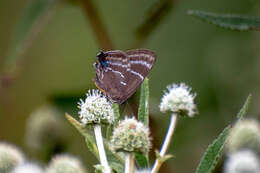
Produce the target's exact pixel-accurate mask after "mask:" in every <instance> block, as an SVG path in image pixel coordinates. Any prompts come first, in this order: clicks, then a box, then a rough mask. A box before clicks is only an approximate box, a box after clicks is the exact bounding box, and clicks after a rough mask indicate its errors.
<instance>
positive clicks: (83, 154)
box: [0, 0, 260, 172]
mask: <svg viewBox="0 0 260 173" xmlns="http://www.w3.org/2000/svg"><path fill="white" fill-rule="evenodd" d="M33 1H36V0H12V1H8V0H2V1H0V38H1V39H0V75H1V76H2V84H1V87H0V140H1V141H8V142H11V143H14V144H16V145H18V146H20V147H21V148H22V149H23V150H24V151H25V152H26V153H27V155H28V156H30V157H31V159H38V158H37V157H38V156H35V155H33V154H30V153H31V151H30V148H28V147H26V145H25V142H24V135H25V129H26V121H27V118H28V116H29V115H30V113H31V112H32V111H34V110H35V109H37V108H38V107H39V106H41V105H44V104H47V103H48V104H49V103H53V104H56V105H57V106H58V107H59V108H60V111H61V116H62V118H64V120H65V117H63V113H64V112H65V111H67V112H69V113H71V114H73V115H74V116H76V115H77V104H76V103H77V101H78V98H79V97H81V98H84V97H85V95H84V94H85V93H86V92H87V90H88V89H92V88H95V86H94V84H93V81H92V79H93V77H94V76H95V73H94V69H93V65H92V64H93V63H94V62H95V56H96V54H97V52H98V51H99V50H100V49H102V48H101V47H100V45H99V44H98V41H97V39H96V37H95V34H94V32H93V26H92V25H91V23H90V21H89V18H88V17H87V16H86V15H85V14H86V13H85V12H84V8H82V6H83V5H82V4H81V2H72V1H73V0H70V1H69V0H67V1H66V3H65V2H60V4H58V5H57V7H55V9H52V10H53V11H52V12H53V13H52V15H51V17H50V18H49V20H48V23H46V25H44V27H43V28H42V30H41V32H40V33H39V34H38V36H37V37H36V39H35V40H34V41H33V43H32V45H31V46H30V47H29V49H28V50H26V52H24V54H23V57H22V58H21V59H19V63H18V65H17V66H18V67H17V68H18V69H19V70H17V71H16V73H15V77H14V78H12V76H11V77H10V76H9V77H8V73H6V71H10V69H12V68H13V65H11V67H10V66H9V65H10V64H15V63H14V62H15V59H9V56H8V55H9V53H10V50H11V47H12V46H13V44H15V42H14V41H13V40H14V35H15V33H16V32H17V30H18V31H19V27H18V26H19V23H21V21H22V19H23V16H24V15H25V14H26V11H27V9H28V6H29V5H30V3H32V2H33ZM157 1H158V0H131V1H130V0H124V1H122V0H112V1H107V0H95V1H94V2H93V3H94V5H95V6H96V9H97V11H96V12H97V13H98V14H99V15H100V19H101V21H102V22H103V23H104V26H105V29H106V31H107V32H108V35H109V36H110V39H111V40H112V42H113V44H114V48H115V49H120V50H127V49H131V48H134V46H133V45H134V43H135V42H136V40H137V37H136V33H135V31H136V29H137V28H138V26H140V24H141V23H142V22H143V21H144V19H145V16H146V15H147V13H148V15H149V9H150V8H151V7H152V6H155V5H154V4H156V3H158V2H157ZM171 3H172V8H170V11H169V12H168V13H167V14H166V15H165V17H164V18H163V19H161V20H160V21H159V24H158V26H157V27H155V29H154V31H153V32H152V33H151V34H150V35H149V37H148V38H147V40H146V41H145V42H144V44H142V45H141V47H144V48H148V49H151V50H153V51H155V52H156V54H157V55H158V59H157V62H156V64H155V66H154V68H153V69H152V71H151V73H150V75H149V79H150V102H151V103H150V111H151V124H150V125H151V129H152V136H153V142H154V144H153V146H154V148H157V149H158V148H160V145H161V143H162V141H163V138H164V134H165V132H166V130H167V127H168V122H169V118H170V117H169V116H167V114H162V113H160V112H159V109H158V105H159V103H160V99H161V97H162V94H163V90H164V89H165V87H166V86H167V85H168V84H170V83H173V82H175V83H178V82H185V83H186V84H188V85H190V86H191V87H192V88H193V91H195V92H196V93H197V98H196V102H197V105H198V109H199V114H198V115H197V116H195V117H194V118H180V120H179V123H178V126H177V129H176V133H175V136H174V139H173V141H172V143H171V147H170V150H169V153H171V154H173V155H174V156H175V157H174V158H173V159H171V160H169V161H167V162H166V164H164V165H163V167H162V170H161V172H194V171H195V169H196V166H197V165H198V163H199V160H200V158H201V156H202V154H203V152H204V151H205V149H206V147H207V145H208V144H209V143H211V142H212V140H213V139H214V138H215V137H216V136H217V135H218V134H219V133H220V132H221V130H222V129H223V128H224V127H225V126H226V125H228V124H229V123H231V122H233V120H234V119H235V114H236V113H237V112H238V110H239V109H240V107H241V106H242V104H243V102H244V100H245V99H246V97H247V95H248V94H249V93H252V95H253V100H252V103H251V105H250V111H249V114H250V115H251V117H256V118H257V117H258V115H259V113H260V108H259V105H258V104H259V101H260V87H259V85H260V68H259V67H260V59H259V56H260V48H259V45H260V33H258V32H232V31H228V30H224V29H221V28H217V27H215V26H213V25H209V24H206V23H203V22H201V21H199V20H197V19H195V18H193V17H191V16H188V15H187V10H189V9H198V10H205V11H212V12H219V13H238V14H247V15H252V16H260V2H259V1H257V0H229V1H226V0H218V1H208V0H174V1H172V2H171ZM155 7H156V6H155ZM151 27H153V25H151ZM14 57H15V56H14ZM10 78H11V79H10ZM129 103H130V105H132V108H133V109H134V110H133V112H136V108H137V107H136V105H137V104H138V93H137V94H136V95H135V96H134V98H133V99H131V100H130V101H129ZM124 109H125V108H123V110H124ZM123 112H124V111H123ZM67 124H68V123H67ZM67 126H68V128H69V130H68V131H69V132H68V134H67V136H68V138H69V141H70V142H69V144H68V147H67V149H66V152H70V153H72V154H74V155H76V156H79V157H80V158H81V159H82V160H83V161H84V164H86V165H87V168H88V169H89V170H92V169H93V168H92V165H93V164H96V163H97V160H95V158H94V156H93V155H91V154H90V153H89V152H88V150H87V147H86V146H85V144H84V140H83V138H82V137H81V136H80V135H79V134H78V133H77V131H76V130H75V129H74V128H73V127H71V126H70V125H67ZM154 148H153V149H154ZM151 155H154V153H153V151H151ZM219 170H220V172H221V168H219Z"/></svg>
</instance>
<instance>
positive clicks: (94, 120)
mask: <svg viewBox="0 0 260 173" xmlns="http://www.w3.org/2000/svg"><path fill="white" fill-rule="evenodd" d="M79 106H80V111H79V114H80V119H81V122H82V123H83V124H99V123H109V124H112V123H113V122H114V110H113V108H112V103H111V102H109V101H108V100H107V98H106V97H105V96H104V95H103V94H102V93H101V92H100V91H99V90H92V91H91V90H89V91H88V93H87V98H86V99H85V102H84V101H83V100H80V103H79Z"/></svg>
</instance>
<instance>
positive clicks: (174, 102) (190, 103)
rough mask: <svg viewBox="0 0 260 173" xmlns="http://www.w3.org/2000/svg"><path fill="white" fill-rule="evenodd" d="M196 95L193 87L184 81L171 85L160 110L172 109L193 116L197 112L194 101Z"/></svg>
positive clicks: (163, 98)
mask: <svg viewBox="0 0 260 173" xmlns="http://www.w3.org/2000/svg"><path fill="white" fill-rule="evenodd" d="M195 97H196V94H192V93H191V88H189V87H188V86H187V85H185V84H184V83H181V84H179V85H178V84H172V85H169V86H167V91H166V92H165V94H164V95H163V97H162V100H161V104H160V110H161V112H166V111H171V112H174V113H178V114H180V115H188V116H189V117H193V116H194V114H196V113H197V108H196V105H195V103H194V98H195Z"/></svg>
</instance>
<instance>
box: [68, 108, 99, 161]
mask: <svg viewBox="0 0 260 173" xmlns="http://www.w3.org/2000/svg"><path fill="white" fill-rule="evenodd" d="M65 116H66V118H67V120H68V121H69V122H70V123H71V124H72V125H73V126H74V127H75V128H76V129H77V130H78V131H79V133H80V134H81V135H82V136H84V138H85V142H86V144H87V146H88V149H89V150H90V151H91V152H92V153H93V154H94V155H95V156H96V158H97V159H99V155H98V149H97V146H96V142H95V139H94V137H93V136H92V135H90V134H89V133H88V132H87V129H86V128H85V127H84V126H83V125H82V124H81V123H79V122H78V121H77V120H76V119H74V118H73V117H72V116H70V115H69V114H68V113H65Z"/></svg>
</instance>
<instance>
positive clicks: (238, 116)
mask: <svg viewBox="0 0 260 173" xmlns="http://www.w3.org/2000/svg"><path fill="white" fill-rule="evenodd" d="M251 98H252V95H251V94H249V95H248V97H247V99H246V101H245V103H244V105H243V107H242V108H241V109H240V111H239V112H238V114H237V118H238V120H240V119H242V118H243V117H244V116H245V114H246V113H247V111H248V107H249V104H250V102H251Z"/></svg>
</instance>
